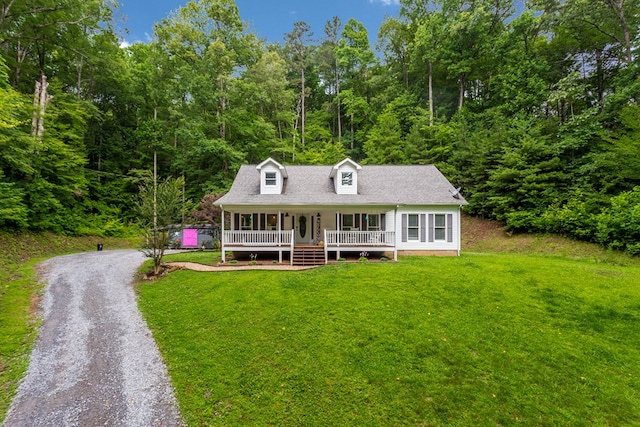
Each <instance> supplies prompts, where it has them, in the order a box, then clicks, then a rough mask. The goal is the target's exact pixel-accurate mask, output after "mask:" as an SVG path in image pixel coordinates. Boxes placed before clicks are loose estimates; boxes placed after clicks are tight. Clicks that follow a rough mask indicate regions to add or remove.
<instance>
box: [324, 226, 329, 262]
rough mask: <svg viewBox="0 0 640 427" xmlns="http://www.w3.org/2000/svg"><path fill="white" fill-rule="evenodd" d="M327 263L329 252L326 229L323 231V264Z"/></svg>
mask: <svg viewBox="0 0 640 427" xmlns="http://www.w3.org/2000/svg"><path fill="white" fill-rule="evenodd" d="M328 262H329V251H328V250H327V229H326V228H325V229H324V263H325V264H326V263H328Z"/></svg>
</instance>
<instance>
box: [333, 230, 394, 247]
mask: <svg viewBox="0 0 640 427" xmlns="http://www.w3.org/2000/svg"><path fill="white" fill-rule="evenodd" d="M325 235H326V241H325V245H326V246H327V247H340V246H362V247H374V246H375V247H382V246H389V247H393V246H395V244H396V233H395V231H335V230H331V231H330V230H327V231H326V232H325Z"/></svg>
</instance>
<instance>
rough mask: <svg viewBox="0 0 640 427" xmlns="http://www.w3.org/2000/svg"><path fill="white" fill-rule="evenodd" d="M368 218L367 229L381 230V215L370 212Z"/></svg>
mask: <svg viewBox="0 0 640 427" xmlns="http://www.w3.org/2000/svg"><path fill="white" fill-rule="evenodd" d="M366 219H367V230H371V231H378V230H380V215H378V214H368V215H367V218H366Z"/></svg>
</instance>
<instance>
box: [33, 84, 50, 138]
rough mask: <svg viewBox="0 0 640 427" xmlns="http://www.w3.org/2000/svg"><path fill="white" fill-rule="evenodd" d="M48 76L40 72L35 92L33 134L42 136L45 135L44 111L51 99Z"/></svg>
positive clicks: (38, 136)
mask: <svg viewBox="0 0 640 427" xmlns="http://www.w3.org/2000/svg"><path fill="white" fill-rule="evenodd" d="M48 87H49V83H48V82H47V76H45V75H44V73H41V74H40V79H39V80H36V84H35V90H34V94H33V118H32V120H31V136H35V137H37V138H42V135H44V113H45V111H46V109H47V104H49V101H51V98H52V97H51V96H49V95H48V94H47V88H48Z"/></svg>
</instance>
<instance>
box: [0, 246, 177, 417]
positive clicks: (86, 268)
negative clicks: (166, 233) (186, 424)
mask: <svg viewBox="0 0 640 427" xmlns="http://www.w3.org/2000/svg"><path fill="white" fill-rule="evenodd" d="M143 261H144V256H143V255H142V254H141V253H140V252H138V251H101V252H98V251H96V252H90V253H83V254H76V255H69V256H63V257H57V258H52V259H50V260H48V261H45V262H44V263H42V264H41V279H42V280H43V281H46V282H47V285H46V287H45V294H44V297H43V301H42V304H41V310H42V317H43V323H42V326H41V328H40V331H39V335H38V339H37V342H36V345H35V348H34V350H33V352H32V353H31V359H30V363H29V368H28V370H27V374H26V376H25V378H24V379H23V380H22V382H21V383H20V386H19V388H18V393H17V395H16V397H15V399H14V400H13V402H12V405H11V408H10V409H9V412H8V413H7V417H6V419H5V421H4V425H5V426H6V427H14V426H20V427H21V426H29V427H32V426H68V427H74V426H181V425H183V423H182V422H181V419H180V413H179V410H178V405H177V402H176V399H175V396H174V393H173V388H172V386H171V382H170V380H169V377H168V374H167V370H166V367H165V365H164V363H163V361H162V358H161V356H160V352H159V351H158V348H157V346H156V344H155V341H154V340H153V337H152V335H151V331H150V330H149V328H148V327H147V325H146V323H145V322H144V320H143V319H142V316H141V315H140V312H139V310H138V307H137V304H136V298H135V293H134V291H133V287H132V285H131V284H132V280H133V276H134V274H135V272H136V270H137V269H138V267H139V266H140V265H141V264H142V262H143Z"/></svg>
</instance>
